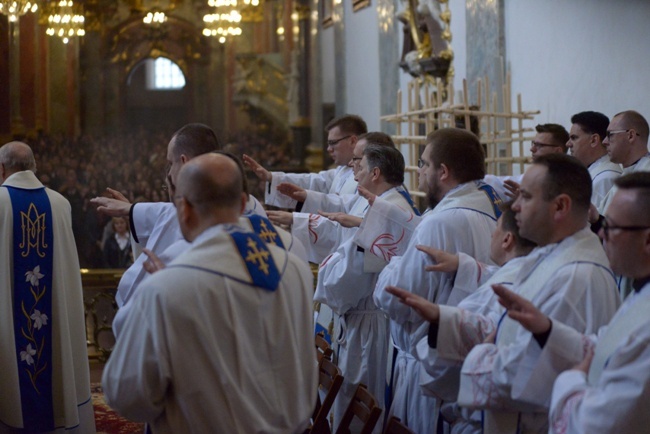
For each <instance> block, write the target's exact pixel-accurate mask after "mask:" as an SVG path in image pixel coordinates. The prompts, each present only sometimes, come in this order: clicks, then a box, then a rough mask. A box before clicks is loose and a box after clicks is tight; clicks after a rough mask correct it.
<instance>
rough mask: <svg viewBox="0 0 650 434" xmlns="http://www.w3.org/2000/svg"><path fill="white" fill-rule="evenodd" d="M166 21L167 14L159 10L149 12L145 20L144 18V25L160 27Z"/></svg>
mask: <svg viewBox="0 0 650 434" xmlns="http://www.w3.org/2000/svg"><path fill="white" fill-rule="evenodd" d="M166 21H167V14H165V12H163V11H160V10H158V9H154V10H152V11H150V12H147V14H146V15H145V16H144V18H142V22H143V23H145V24H148V25H153V26H159V25H161V24H162V23H164V22H166Z"/></svg>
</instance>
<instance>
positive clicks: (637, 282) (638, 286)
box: [632, 276, 650, 293]
mask: <svg viewBox="0 0 650 434" xmlns="http://www.w3.org/2000/svg"><path fill="white" fill-rule="evenodd" d="M648 282H650V276H646V277H644V278H642V279H634V282H633V283H632V288H634V292H637V293H638V292H641V290H642V289H643V287H644V286H645V285H646V284H647V283H648Z"/></svg>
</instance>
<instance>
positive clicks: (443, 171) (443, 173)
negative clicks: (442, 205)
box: [438, 163, 451, 181]
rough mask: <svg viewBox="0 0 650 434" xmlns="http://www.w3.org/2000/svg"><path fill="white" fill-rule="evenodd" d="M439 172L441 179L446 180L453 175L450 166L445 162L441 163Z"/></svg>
mask: <svg viewBox="0 0 650 434" xmlns="http://www.w3.org/2000/svg"><path fill="white" fill-rule="evenodd" d="M438 173H439V175H438V176H439V178H440V180H441V181H446V180H448V179H449V178H450V177H451V172H450V171H449V167H447V165H446V164H445V163H442V164H440V168H439V169H438Z"/></svg>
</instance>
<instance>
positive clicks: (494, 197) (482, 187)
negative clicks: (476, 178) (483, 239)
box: [476, 182, 503, 219]
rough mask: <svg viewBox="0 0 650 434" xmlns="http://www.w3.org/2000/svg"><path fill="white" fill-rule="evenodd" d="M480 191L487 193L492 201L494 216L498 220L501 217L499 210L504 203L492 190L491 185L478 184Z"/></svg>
mask: <svg viewBox="0 0 650 434" xmlns="http://www.w3.org/2000/svg"><path fill="white" fill-rule="evenodd" d="M476 186H477V187H478V189H479V190H481V191H482V192H483V193H485V194H486V195H487V197H488V199H490V203H491V204H492V208H493V209H494V216H495V217H496V218H497V219H498V218H499V217H501V210H500V209H499V205H501V204H502V203H503V201H502V200H501V198H500V197H499V195H498V194H497V192H496V191H495V190H494V188H492V186H491V185H488V184H485V183H484V182H477V185H476Z"/></svg>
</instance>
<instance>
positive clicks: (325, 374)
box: [305, 357, 343, 434]
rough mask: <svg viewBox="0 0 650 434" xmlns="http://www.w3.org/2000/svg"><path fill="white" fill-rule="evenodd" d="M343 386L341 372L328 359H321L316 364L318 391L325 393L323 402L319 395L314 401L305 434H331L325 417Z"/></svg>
mask: <svg viewBox="0 0 650 434" xmlns="http://www.w3.org/2000/svg"><path fill="white" fill-rule="evenodd" d="M341 384H343V376H342V375H341V370H340V369H339V368H338V366H336V365H335V364H334V363H332V362H331V361H330V360H329V359H327V358H325V357H323V358H321V360H320V362H319V363H318V389H319V391H320V390H323V391H324V392H325V397H324V398H323V402H322V403H321V400H320V393H319V395H318V398H317V399H316V408H315V409H314V413H313V414H312V425H311V427H310V428H309V429H307V431H305V433H311V434H331V432H332V430H331V429H330V425H329V422H328V421H327V415H328V414H329V412H330V410H331V409H332V404H334V399H335V398H336V395H337V394H338V393H339V390H340V389H341Z"/></svg>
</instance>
